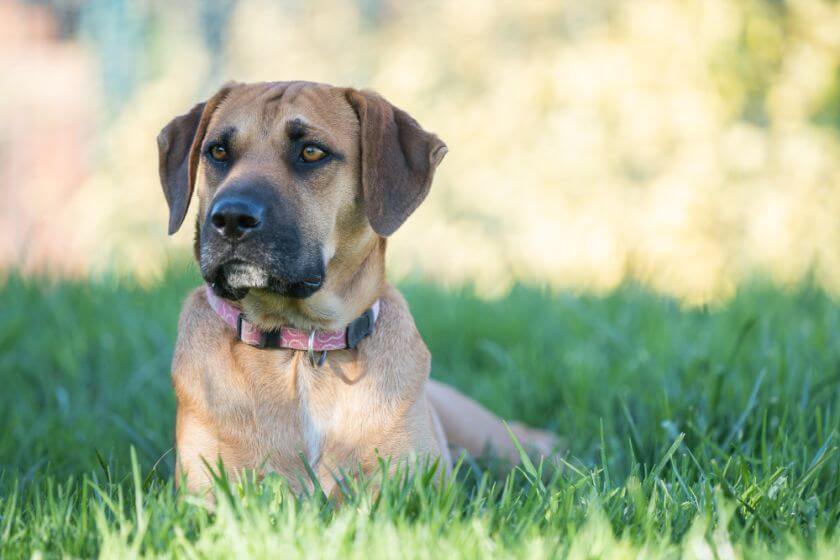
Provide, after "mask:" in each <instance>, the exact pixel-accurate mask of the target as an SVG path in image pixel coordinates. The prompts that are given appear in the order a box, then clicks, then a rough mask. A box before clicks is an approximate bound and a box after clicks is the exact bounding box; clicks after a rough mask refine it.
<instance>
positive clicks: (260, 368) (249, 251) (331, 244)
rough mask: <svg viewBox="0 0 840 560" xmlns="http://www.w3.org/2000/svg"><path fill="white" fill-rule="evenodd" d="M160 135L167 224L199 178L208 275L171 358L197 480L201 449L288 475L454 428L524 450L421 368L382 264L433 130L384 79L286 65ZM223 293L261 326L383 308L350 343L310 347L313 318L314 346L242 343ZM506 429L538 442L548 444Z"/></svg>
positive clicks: (175, 219)
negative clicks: (377, 85) (326, 75)
mask: <svg viewBox="0 0 840 560" xmlns="http://www.w3.org/2000/svg"><path fill="white" fill-rule="evenodd" d="M158 144H159V149H160V176H161V182H162V184H163V190H164V194H165V195H166V200H167V202H168V203H169V209H170V220H169V231H170V233H174V232H175V231H177V230H178V228H179V227H180V226H181V224H182V223H183V221H184V217H185V215H186V212H187V207H188V206H189V203H190V199H191V197H192V193H193V190H198V200H199V202H198V204H199V208H198V223H197V229H196V242H195V253H196V258H197V259H198V262H199V265H200V268H201V272H202V276H203V277H204V278H205V280H206V281H207V283H208V285H210V286H212V290H213V292H212V293H208V292H207V291H206V290H205V288H200V289H198V290H196V291H195V292H193V293H192V295H190V296H189V298H188V299H187V301H186V303H185V304H184V309H183V312H182V314H181V319H180V323H179V335H178V341H177V345H176V349H175V356H174V360H173V367H172V377H173V383H174V386H175V392H176V394H177V399H178V413H177V425H176V447H177V473H178V478H179V479H180V478H181V476H183V477H185V479H186V481H187V485H188V487H189V489H190V490H193V491H197V490H201V489H203V488H206V487H207V486H208V485H209V484H210V481H211V478H210V477H209V475H208V473H207V471H206V465H205V461H206V463H207V464H210V465H216V464H217V462H218V461H219V460H221V461H222V462H223V464H224V466H225V468H226V469H227V470H228V471H232V472H234V473H236V472H241V471H242V470H245V469H254V470H257V471H258V472H265V471H274V472H278V473H280V474H282V475H285V476H286V477H288V478H289V480H290V481H291V482H292V484H295V481H297V480H299V479H301V476H302V475H304V472H305V471H304V465H303V464H302V461H301V454H302V456H303V457H305V458H306V460H307V461H308V462H309V463H310V465H311V466H312V468H313V470H314V471H315V472H316V474H317V476H318V478H319V481H320V483H321V485H322V486H323V487H324V488H325V489H326V490H327V491H328V492H329V491H330V489H332V488H334V486H335V479H334V476H335V475H337V473H338V472H339V470H343V471H344V472H353V471H356V472H358V469H361V471H362V472H365V473H369V472H370V471H372V470H374V469H376V468H377V458H378V457H391V458H393V459H395V461H393V464H395V465H396V464H397V463H398V462H399V461H400V460H411V459H415V458H424V457H427V458H432V459H435V458H441V459H442V460H443V463H444V465H445V467H446V468H447V469H448V468H449V467H450V465H451V459H450V453H449V446H454V447H460V448H465V449H467V450H468V451H470V452H471V453H473V454H476V455H477V454H480V453H482V452H483V451H484V450H485V449H486V447H488V446H489V447H490V448H492V449H494V450H495V451H496V452H497V453H499V454H501V455H503V456H505V457H508V458H511V459H513V460H516V452H515V448H514V446H513V444H512V442H511V440H510V438H509V437H508V434H507V432H506V430H505V428H504V426H503V424H502V423H501V421H500V420H499V419H498V418H496V417H495V416H493V415H492V414H491V413H489V412H488V411H487V410H485V409H484V408H482V407H481V406H480V405H478V404H476V403H475V402H473V401H471V400H469V399H468V398H466V397H465V396H463V395H461V394H460V393H458V392H456V391H455V390H453V389H451V388H448V387H446V386H444V385H441V384H439V383H435V382H433V381H430V380H429V368H430V356H429V351H428V350H427V348H426V346H425V344H424V343H423V339H422V338H421V337H420V334H419V333H418V332H417V329H416V328H415V325H414V321H413V319H412V317H411V314H410V312H409V310H408V306H407V305H406V302H405V300H404V299H403V298H402V296H401V295H400V294H399V293H398V292H397V291H396V290H395V289H394V288H392V287H391V286H389V285H388V284H387V283H386V281H385V245H386V242H385V238H386V237H387V236H388V235H390V234H392V233H393V232H394V231H395V230H396V229H397V228H398V227H399V226H400V225H401V224H402V223H403V221H405V219H406V218H408V216H409V215H410V214H411V213H412V212H413V211H414V210H415V209H416V208H417V206H419V204H420V203H421V202H422V201H423V199H424V198H425V196H426V194H427V193H428V191H429V187H430V185H431V182H432V176H433V174H434V171H435V168H436V167H437V166H438V164H439V163H440V161H441V160H442V159H443V157H444V155H445V154H446V151H447V150H446V146H445V145H444V143H443V142H441V141H440V139H438V138H437V137H436V136H435V135H433V134H430V133H428V132H426V131H424V130H423V129H422V128H421V127H420V126H419V125H418V124H417V122H416V121H415V120H414V119H412V118H411V117H410V116H409V115H408V114H407V113H405V112H404V111H401V110H400V109H398V108H396V107H394V106H393V105H391V104H390V103H388V102H387V101H385V100H384V99H383V98H381V97H379V96H378V95H376V94H374V93H370V92H363V91H356V90H354V89H346V88H337V87H332V86H328V85H323V84H314V83H308V82H279V83H263V84H249V85H241V84H230V85H227V86H225V87H224V88H222V90H221V91H219V92H218V93H217V94H216V95H214V96H213V97H212V98H211V99H210V100H209V101H207V102H206V103H200V104H198V105H196V106H195V107H194V108H193V109H192V110H191V111H190V112H189V113H187V114H185V115H182V116H180V117H176V118H175V119H174V120H173V121H172V122H170V123H169V124H168V125H167V126H166V127H165V128H164V129H163V131H161V133H160V136H159V137H158ZM214 294H215V295H214ZM216 296H218V297H220V298H224V300H225V301H226V302H227V303H226V304H225V305H229V306H231V308H235V310H236V313H237V314H239V312H240V311H241V317H242V318H246V319H247V321H248V322H249V324H251V325H253V327H254V328H255V329H261V330H262V331H265V332H272V331H274V332H276V331H277V330H278V329H280V328H281V327H291V328H293V329H302V330H304V331H305V332H310V333H317V332H320V331H333V330H334V331H341V330H342V329H345V328H346V327H347V326H348V325H350V324H354V323H353V322H354V321H355V320H356V319H357V318H360V316H363V314H365V313H366V310H368V309H372V308H374V304H376V305H375V308H376V309H377V310H378V316H377V317H376V319H375V327H374V329H373V332H372V333H369V334H368V336H365V337H364V338H363V339H362V340H361V341H360V342H358V344H357V345H356V346H355V347H354V348H346V349H336V350H331V351H329V352H325V353H323V354H321V353H319V354H317V356H316V357H315V358H313V356H314V354H313V352H312V344H313V343H312V340H313V338H312V337H314V336H315V334H312V337H310V339H309V345H310V346H309V352H307V351H302V350H295V349H288V348H275V349H266V348H257V347H254V346H252V345H250V344H246V343H245V342H243V340H244V339H242V340H240V333H239V332H237V330H236V329H235V328H233V327H232V326H230V325H229V324H227V323H226V322H225V321H224V320H223V319H222V317H221V316H220V314H219V313H217V311H214V308H211V306H210V305H209V304H208V300H209V301H211V302H212V301H215V299H216ZM219 301H222V300H219ZM376 302H378V303H376ZM241 325H242V323H241V322H240V323H239V329H240V330H242V326H241ZM342 332H343V331H342ZM322 359H323V363H319V361H320V360H322ZM513 429H514V432H515V433H516V435H517V436H518V438H519V439H520V441H522V442H523V444H525V445H526V446H531V447H532V448H534V449H536V450H537V451H540V452H542V453H548V452H550V451H551V448H552V446H553V445H554V437H553V436H552V435H551V434H548V433H547V432H543V431H539V430H533V429H530V428H526V427H524V426H522V425H519V424H514V425H513ZM304 476H305V475H304Z"/></svg>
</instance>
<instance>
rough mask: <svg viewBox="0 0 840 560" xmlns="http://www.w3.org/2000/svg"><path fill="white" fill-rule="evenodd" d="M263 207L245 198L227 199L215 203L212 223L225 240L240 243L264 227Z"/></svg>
mask: <svg viewBox="0 0 840 560" xmlns="http://www.w3.org/2000/svg"><path fill="white" fill-rule="evenodd" d="M262 216H263V207H262V206H261V205H259V204H257V203H255V202H253V201H250V200H246V199H243V198H234V197H226V198H222V199H219V200H217V201H216V202H214V203H213V207H212V208H211V209H210V223H211V224H213V227H214V228H216V231H218V232H219V233H220V234H221V235H222V236H223V237H224V238H225V239H228V240H230V241H239V240H240V239H242V238H243V237H245V236H246V235H248V234H249V233H253V232H254V231H256V230H258V229H259V228H260V226H261V225H262Z"/></svg>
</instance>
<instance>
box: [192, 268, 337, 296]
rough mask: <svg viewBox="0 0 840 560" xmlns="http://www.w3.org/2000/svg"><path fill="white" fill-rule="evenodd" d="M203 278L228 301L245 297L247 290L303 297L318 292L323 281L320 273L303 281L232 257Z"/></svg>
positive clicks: (217, 293)
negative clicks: (288, 277)
mask: <svg viewBox="0 0 840 560" xmlns="http://www.w3.org/2000/svg"><path fill="white" fill-rule="evenodd" d="M204 279H205V281H206V282H207V283H208V284H209V285H210V287H211V288H212V289H213V291H214V292H216V295H218V296H220V297H223V298H225V299H230V300H240V299H242V298H244V297H245V296H246V295H247V294H248V292H249V291H250V290H265V291H267V292H270V293H273V294H276V295H279V296H283V297H291V298H297V299H303V298H307V297H309V296H311V295H312V294H314V293H315V292H317V291H318V290H319V289H320V288H321V286H322V284H323V275H312V276H310V277H307V278H305V279H302V280H294V281H290V280H287V279H285V278H283V277H281V276H279V275H275V274H272V273H271V272H270V271H269V270H267V269H266V268H265V267H263V266H260V265H258V264H255V263H252V262H248V261H244V260H241V259H232V260H229V261H226V262H224V263H223V264H221V265H219V266H217V267H215V268H214V269H213V270H211V271H208V272H207V274H204Z"/></svg>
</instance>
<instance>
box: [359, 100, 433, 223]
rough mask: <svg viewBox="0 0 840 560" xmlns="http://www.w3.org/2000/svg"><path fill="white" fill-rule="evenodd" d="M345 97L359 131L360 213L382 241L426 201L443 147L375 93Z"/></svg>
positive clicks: (428, 133) (430, 134)
mask: <svg viewBox="0 0 840 560" xmlns="http://www.w3.org/2000/svg"><path fill="white" fill-rule="evenodd" d="M346 97H347V101H348V102H349V103H350V105H351V106H352V107H353V109H354V110H355V111H356V115H357V116H358V117H359V123H360V125H361V152H362V158H361V163H362V191H363V195H364V204H365V212H366V213H367V217H368V221H370V225H371V226H373V229H374V231H375V232H376V233H378V234H379V235H381V236H383V237H387V236H389V235H391V234H392V233H394V232H395V231H396V230H397V228H398V227H400V225H402V223H403V222H404V221H405V220H406V218H408V217H409V216H410V215H411V213H412V212H414V210H416V209H417V207H418V206H420V203H421V202H423V199H424V198H426V195H427V194H428V193H429V188H430V187H431V186H432V177H433V176H434V174H435V169H436V168H437V166H438V164H439V163H440V161H441V160H442V159H443V156H445V155H446V152H447V148H446V144H444V143H443V142H442V141H441V140H440V139H439V138H438V137H437V136H435V135H434V134H432V133H430V132H426V131H425V130H423V129H422V128H421V127H420V125H419V124H417V121H415V120H414V119H413V118H412V117H411V115H409V114H408V113H406V112H405V111H403V110H402V109H398V108H397V107H394V106H393V105H391V104H390V103H388V102H387V101H386V100H385V99H383V98H382V97H380V96H379V95H377V94H376V93H373V92H369V91H356V90H354V89H348V90H347V92H346Z"/></svg>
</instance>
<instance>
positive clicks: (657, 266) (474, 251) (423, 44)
mask: <svg viewBox="0 0 840 560" xmlns="http://www.w3.org/2000/svg"><path fill="white" fill-rule="evenodd" d="M0 44H2V47H3V48H2V49H0V68H2V72H0V122H2V123H3V133H2V134H0V162H2V165H0V271H3V270H5V271H9V270H23V271H25V273H37V274H51V275H62V276H82V277H86V276H90V275H96V274H99V273H102V272H111V271H119V272H120V273H130V274H134V275H136V276H138V277H139V278H141V279H149V280H153V279H154V278H156V277H158V275H159V274H160V273H161V270H162V269H164V267H165V266H166V263H167V262H171V260H172V259H173V258H174V256H176V255H186V254H187V252H188V247H189V244H190V238H191V234H192V231H191V230H192V228H191V227H185V228H184V230H183V231H182V232H180V233H179V234H178V235H176V236H175V238H174V240H168V239H167V237H166V234H165V223H166V205H165V203H164V200H163V197H162V196H161V190H160V186H159V183H158V178H157V153H156V145H155V137H156V135H157V132H158V131H159V130H160V128H161V127H162V126H163V125H164V124H166V122H168V120H169V119H170V118H171V117H172V116H174V115H176V114H180V113H182V112H184V111H185V110H186V109H188V108H189V107H190V106H191V105H192V104H193V103H194V102H196V101H197V100H199V99H202V98H205V97H207V96H208V95H210V94H212V93H213V91H214V90H215V88H217V87H218V86H219V85H220V84H222V83H224V82H225V81H227V80H229V79H235V80H240V81H259V80H287V79H307V80H315V81H324V82H329V83H334V84H337V85H353V86H357V87H370V88H373V89H376V90H378V91H379V92H380V93H382V94H383V95H385V96H386V97H387V98H389V99H390V100H391V101H392V102H394V103H395V104H396V105H398V106H401V107H402V108H404V109H406V110H408V111H409V112H410V113H412V114H413V115H414V116H415V117H416V118H417V119H418V120H419V121H420V122H421V123H422V124H423V125H424V126H425V127H426V128H428V129H430V130H433V131H435V132H437V133H438V134H439V135H440V136H441V137H442V138H443V139H444V140H445V141H446V142H447V143H448V145H449V147H450V152H449V155H448V156H447V158H446V160H445V161H444V164H443V165H442V167H441V168H440V171H439V174H438V176H437V179H436V182H435V185H434V186H433V189H432V193H431V195H430V197H429V199H428V201H427V202H426V203H425V205H424V206H422V207H421V209H420V210H419V211H418V212H417V214H416V215H415V217H414V218H413V219H412V220H410V221H409V223H408V224H407V225H406V226H405V227H404V228H403V229H401V230H400V231H399V232H398V233H397V234H396V235H395V236H394V238H393V241H392V243H391V249H390V256H389V259H390V262H389V266H390V269H391V273H392V275H393V276H395V277H397V278H399V277H403V276H405V275H414V276H418V277H421V278H427V279H432V280H435V281H436V282H441V283H444V284H461V283H474V284H475V285H476V287H477V289H478V290H479V291H480V292H481V293H482V294H485V295H487V296H493V295H498V294H503V293H505V292H506V290H507V289H508V288H509V287H510V286H511V285H512V284H513V283H514V282H516V281H524V282H529V283H537V284H547V285H550V286H552V287H556V288H574V289H585V290H595V291H603V290H609V289H611V288H613V287H615V286H616V285H618V284H620V283H621V282H622V281H624V280H626V279H628V278H629V279H633V280H636V281H639V282H642V283H644V284H645V285H647V286H649V287H651V288H653V289H655V290H657V291H660V292H664V293H666V294H669V295H673V296H676V297H678V298H680V299H681V300H683V301H685V302H688V303H697V302H706V301H710V300H716V299H719V298H725V297H726V296H727V295H728V294H730V293H732V290H733V289H734V288H735V287H736V286H737V285H738V283H739V282H741V281H743V280H745V279H747V278H749V277H752V276H755V275H761V276H769V277H771V278H772V279H773V280H774V281H777V282H779V283H782V284H789V283H796V282H798V281H800V280H802V279H804V278H808V279H810V280H812V281H815V282H816V283H818V284H820V285H821V286H823V287H825V288H826V289H828V290H830V291H832V292H835V293H836V292H837V291H840V2H836V1H817V0H627V1H620V0H587V1H585V2H580V1H571V0H570V1H558V0H518V1H516V2H510V1H505V0H435V1H418V2H407V1H398V0H352V1H339V0H311V1H309V2H305V3H304V2H295V1H291V0H287V1H281V0H225V1H220V2H206V1H204V2H198V1H184V2H180V1H179V2H171V1H169V2H165V1H158V0H147V1H129V0H91V1H89V2H83V1H81V0H77V1H74V0H64V1H62V0H54V1H24V0H0ZM1 274H2V272H0V275H1Z"/></svg>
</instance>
